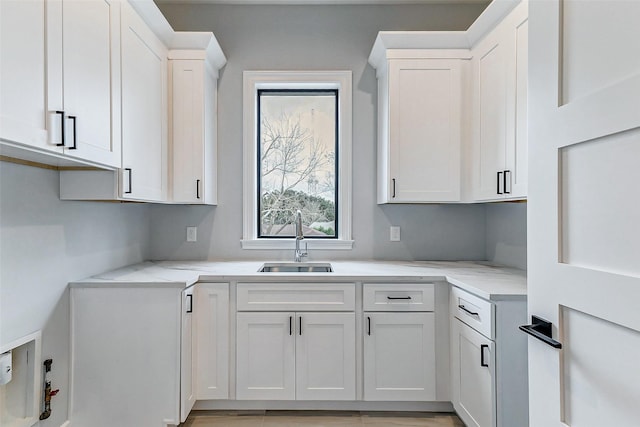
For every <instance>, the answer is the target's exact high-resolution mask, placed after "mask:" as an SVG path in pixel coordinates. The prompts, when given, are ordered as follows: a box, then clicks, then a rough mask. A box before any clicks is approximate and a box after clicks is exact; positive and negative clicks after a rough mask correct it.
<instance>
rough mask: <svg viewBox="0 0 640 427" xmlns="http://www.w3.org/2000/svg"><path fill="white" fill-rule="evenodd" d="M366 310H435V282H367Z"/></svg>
mask: <svg viewBox="0 0 640 427" xmlns="http://www.w3.org/2000/svg"><path fill="white" fill-rule="evenodd" d="M363 307H364V310H365V311H433V307H434V287H433V283H407V284H405V283H398V284H389V283H382V284H365V285H364V291H363Z"/></svg>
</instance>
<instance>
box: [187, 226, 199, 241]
mask: <svg viewBox="0 0 640 427" xmlns="http://www.w3.org/2000/svg"><path fill="white" fill-rule="evenodd" d="M197 240H198V227H187V242H195V241H197Z"/></svg>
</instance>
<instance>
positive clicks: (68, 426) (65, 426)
mask: <svg viewBox="0 0 640 427" xmlns="http://www.w3.org/2000/svg"><path fill="white" fill-rule="evenodd" d="M60 427H71V421H69V420H67V421H65V422H63V423H62V424H61V425H60Z"/></svg>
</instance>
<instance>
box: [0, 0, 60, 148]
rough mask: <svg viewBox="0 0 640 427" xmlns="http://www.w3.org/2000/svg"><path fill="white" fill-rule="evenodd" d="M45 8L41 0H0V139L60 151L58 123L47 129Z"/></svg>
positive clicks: (45, 5)
mask: <svg viewBox="0 0 640 427" xmlns="http://www.w3.org/2000/svg"><path fill="white" fill-rule="evenodd" d="M46 10H47V4H46V2H45V1H44V0H40V1H2V2H0V75H2V78H1V79H0V93H2V96H1V97H0V138H1V139H2V140H4V141H10V142H17V143H22V144H25V145H27V146H30V147H34V148H38V149H44V150H47V151H53V152H57V153H62V147H58V146H56V144H57V143H59V142H61V134H60V129H59V126H58V127H57V132H56V134H55V135H53V134H51V135H50V134H49V121H48V119H49V114H48V113H49V109H48V107H47V57H46V50H47V32H46V26H45V16H46ZM51 113H52V114H54V115H55V112H51ZM53 119H55V117H53ZM57 120H59V118H58V119H57ZM51 121H52V122H53V121H55V120H51ZM50 136H51V137H52V139H56V141H53V140H50V138H49V137H50ZM53 137H55V138H53Z"/></svg>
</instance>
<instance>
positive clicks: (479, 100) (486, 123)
mask: <svg viewBox="0 0 640 427" xmlns="http://www.w3.org/2000/svg"><path fill="white" fill-rule="evenodd" d="M509 41H510V39H509V37H508V35H507V34H505V32H504V31H494V32H493V33H491V34H489V35H488V36H487V38H485V39H484V40H483V41H482V42H481V43H480V44H479V45H478V46H477V47H476V48H474V51H473V60H472V64H473V68H474V89H475V93H474V96H475V103H474V104H475V109H474V110H475V111H474V113H475V121H474V129H475V130H474V135H475V138H474V159H475V161H474V166H475V171H474V198H475V199H476V200H491V199H501V198H503V197H504V179H505V178H504V170H505V146H506V144H507V140H508V139H509V138H510V135H509V133H508V132H509V129H508V126H509V122H510V121H511V120H512V118H513V116H512V110H513V108H512V104H513V103H512V102H511V99H510V98H511V96H512V92H513V91H512V88H511V83H512V82H511V75H510V69H509V67H510V64H509V61H510V57H511V56H512V51H511V46H510V43H509Z"/></svg>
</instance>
